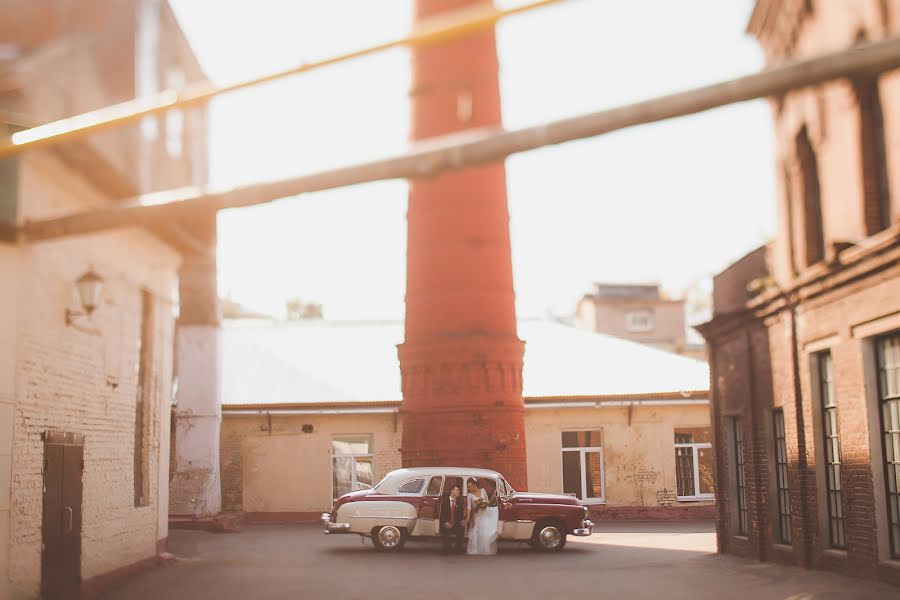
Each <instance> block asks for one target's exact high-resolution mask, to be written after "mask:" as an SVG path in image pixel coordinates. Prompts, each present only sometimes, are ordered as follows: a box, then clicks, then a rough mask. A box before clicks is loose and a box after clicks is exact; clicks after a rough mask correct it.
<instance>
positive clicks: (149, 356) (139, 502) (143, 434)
mask: <svg viewBox="0 0 900 600" xmlns="http://www.w3.org/2000/svg"><path fill="white" fill-rule="evenodd" d="M140 310H141V323H140V338H139V339H138V347H137V354H138V360H137V390H136V393H135V399H134V505H135V506H145V505H147V504H149V503H150V485H149V484H150V452H149V451H148V449H147V446H148V444H149V442H150V439H149V438H150V430H149V428H148V425H149V424H150V419H149V410H148V409H149V405H150V400H151V387H150V381H151V379H152V372H153V369H152V363H153V344H152V342H153V295H152V294H151V293H150V292H148V291H147V290H141V308H140Z"/></svg>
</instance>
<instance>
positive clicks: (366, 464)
mask: <svg viewBox="0 0 900 600" xmlns="http://www.w3.org/2000/svg"><path fill="white" fill-rule="evenodd" d="M372 445H373V444H372V436H370V435H342V436H336V437H334V438H332V440H331V454H332V459H331V460H332V490H331V491H332V495H333V496H334V498H335V499H337V498H340V497H341V496H343V495H344V494H346V493H347V492H352V491H354V490H360V489H370V488H371V487H372V484H373V483H374V480H373V476H374V474H375V455H374V453H373V448H372Z"/></svg>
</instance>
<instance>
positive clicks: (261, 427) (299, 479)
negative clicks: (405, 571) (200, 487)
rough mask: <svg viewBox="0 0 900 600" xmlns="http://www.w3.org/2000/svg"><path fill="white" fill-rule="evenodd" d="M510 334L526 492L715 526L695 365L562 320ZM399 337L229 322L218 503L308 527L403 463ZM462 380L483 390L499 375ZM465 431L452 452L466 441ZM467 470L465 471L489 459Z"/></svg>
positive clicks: (364, 330)
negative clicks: (515, 337)
mask: <svg viewBox="0 0 900 600" xmlns="http://www.w3.org/2000/svg"><path fill="white" fill-rule="evenodd" d="M518 330H519V331H520V332H521V335H522V336H523V338H524V340H525V342H526V352H525V363H524V374H523V385H524V388H523V389H524V391H525V392H524V393H525V440H524V442H525V444H526V446H527V448H528V453H527V463H526V464H527V477H528V489H529V490H531V491H539V492H556V493H559V492H565V493H570V494H574V495H576V496H577V497H579V498H581V499H582V500H583V501H584V502H585V503H586V504H588V505H590V506H591V510H592V512H593V514H594V516H595V517H596V518H607V519H609V518H660V519H672V518H712V515H713V510H714V494H713V481H712V477H713V462H712V450H711V434H710V427H709V401H708V398H707V390H705V389H694V388H695V387H697V386H700V387H701V388H702V386H703V385H704V384H705V383H706V381H707V377H708V375H707V368H706V365H705V364H704V363H702V362H700V361H696V360H692V359H688V358H684V357H679V356H674V355H671V354H669V353H666V352H662V351H659V350H655V349H652V348H648V347H645V346H642V345H640V344H633V343H630V342H626V341H623V340H619V339H617V338H614V337H611V336H603V335H598V334H592V333H588V332H585V331H582V330H578V329H575V328H573V327H570V326H567V325H562V324H559V323H553V322H545V321H520V322H519V325H518ZM402 336H403V325H402V324H401V323H370V322H362V323H353V322H329V321H318V322H305V323H304V322H294V323H285V324H278V325H272V324H268V323H263V324H237V323H231V324H227V325H226V326H225V328H224V331H223V337H222V346H221V350H222V353H223V357H222V360H223V368H222V378H223V379H222V382H221V384H220V387H221V389H222V390H223V407H222V409H223V420H222V431H221V448H222V449H221V473H222V501H223V509H224V510H228V511H243V512H245V513H246V515H247V516H248V517H249V518H250V519H252V520H259V521H267V520H268V521H296V520H301V521H302V520H315V519H317V518H318V516H319V514H321V512H322V511H323V510H328V509H329V508H330V507H331V503H332V500H333V499H334V498H336V497H337V496H340V495H341V494H343V493H345V492H347V491H350V490H352V489H358V488H360V487H365V486H371V485H374V484H375V483H377V482H378V481H379V480H380V479H381V477H382V476H384V474H385V473H387V472H388V471H391V470H393V469H396V468H400V467H401V465H402V452H401V447H402V439H403V428H404V427H405V426H406V415H405V413H404V411H403V408H402V404H401V401H400V394H401V378H400V376H399V369H398V368H397V367H398V365H397V356H396V352H395V345H396V344H397V342H398V341H399V340H401V339H402ZM239 365H240V367H241V368H240V369H239V368H238V366H239ZM635 372H643V373H644V374H645V376H644V377H643V378H638V377H635ZM468 375H469V377H471V378H472V379H476V378H478V377H484V383H485V385H487V386H493V385H499V384H500V381H501V377H502V375H501V372H500V371H499V370H496V371H494V372H491V370H490V369H489V368H485V369H483V370H482V372H481V373H474V372H473V373H469V374H468ZM445 384H446V385H452V382H451V381H450V380H447V381H445ZM468 418H469V420H470V421H471V422H472V423H473V424H474V423H477V421H478V419H479V418H480V417H479V415H478V413H477V412H475V411H473V412H471V413H469V414H468ZM473 431H475V429H472V430H471V431H463V432H460V433H459V434H452V435H451V436H450V437H448V439H447V440H446V442H447V443H451V444H464V443H469V442H470V441H471V436H472V435H473V433H472V432H473ZM486 441H487V442H489V443H491V444H497V443H499V442H500V440H498V439H496V438H492V439H489V440H486ZM301 458H302V460H300V459H301ZM471 460H472V462H470V463H467V464H463V465H460V466H471V467H481V466H482V464H483V463H482V462H481V460H480V459H478V458H473V459H471ZM486 461H487V459H485V462H486Z"/></svg>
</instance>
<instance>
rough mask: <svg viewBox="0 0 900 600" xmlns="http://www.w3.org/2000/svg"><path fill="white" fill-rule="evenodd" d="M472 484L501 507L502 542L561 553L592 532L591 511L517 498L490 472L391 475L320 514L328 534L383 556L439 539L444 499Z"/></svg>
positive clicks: (559, 498)
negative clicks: (370, 546)
mask: <svg viewBox="0 0 900 600" xmlns="http://www.w3.org/2000/svg"><path fill="white" fill-rule="evenodd" d="M470 478H474V479H475V480H476V481H478V485H479V487H483V488H484V489H485V491H487V493H488V495H489V497H490V498H491V501H492V503H493V502H496V503H497V506H498V507H499V511H498V512H499V515H500V523H499V533H500V540H501V541H519V542H526V543H528V544H529V545H531V546H532V547H534V548H537V549H539V550H543V551H545V552H557V551H559V550H562V549H563V547H564V546H565V545H566V536H568V535H575V536H588V535H591V533H592V532H593V529H594V524H593V523H592V522H591V521H589V520H588V519H587V512H588V511H587V508H585V507H584V506H582V505H581V502H579V500H578V499H577V498H574V497H572V496H565V495H556V494H530V493H526V492H517V491H515V490H514V489H513V488H512V486H510V485H509V483H508V482H507V481H506V480H505V479H504V478H503V476H502V475H501V474H500V473H497V472H496V471H489V470H487V469H468V468H453V467H429V468H422V467H417V468H410V469H398V470H396V471H391V472H390V473H388V474H387V476H385V478H384V479H383V480H382V481H381V482H380V483H379V484H378V485H376V486H375V487H374V488H372V489H367V490H357V491H354V492H350V493H348V494H344V495H343V496H341V497H340V498H338V499H337V500H336V501H335V503H334V506H333V507H332V509H331V512H330V513H323V514H322V523H323V525H324V526H325V533H328V534H335V533H356V534H359V535H360V536H363V537H370V538H372V542H373V543H374V545H375V548H376V549H377V550H381V551H396V550H399V549H401V548H402V547H403V545H404V544H405V543H406V541H407V540H408V539H410V538H413V539H415V538H434V537H438V536H440V534H441V529H440V523H439V517H440V500H441V496H442V495H443V494H444V493H445V490H450V489H451V487H452V486H454V485H458V486H459V487H460V489H461V490H465V489H466V488H465V485H464V484H465V482H466V481H468V480H469V479H470ZM463 493H465V491H463Z"/></svg>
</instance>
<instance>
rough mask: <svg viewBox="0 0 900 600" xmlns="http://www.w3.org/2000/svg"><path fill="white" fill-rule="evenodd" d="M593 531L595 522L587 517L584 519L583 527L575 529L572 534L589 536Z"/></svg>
mask: <svg viewBox="0 0 900 600" xmlns="http://www.w3.org/2000/svg"><path fill="white" fill-rule="evenodd" d="M592 533H594V522H593V521H591V520H589V519H585V520H584V521H582V523H581V527H579V528H578V529H576V530H574V531H573V532H572V535H576V536H578V537H587V536H589V535H591V534H592Z"/></svg>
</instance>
